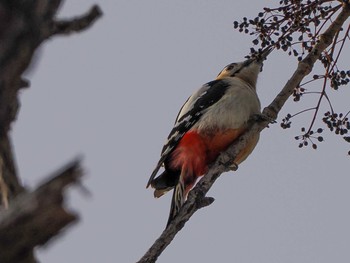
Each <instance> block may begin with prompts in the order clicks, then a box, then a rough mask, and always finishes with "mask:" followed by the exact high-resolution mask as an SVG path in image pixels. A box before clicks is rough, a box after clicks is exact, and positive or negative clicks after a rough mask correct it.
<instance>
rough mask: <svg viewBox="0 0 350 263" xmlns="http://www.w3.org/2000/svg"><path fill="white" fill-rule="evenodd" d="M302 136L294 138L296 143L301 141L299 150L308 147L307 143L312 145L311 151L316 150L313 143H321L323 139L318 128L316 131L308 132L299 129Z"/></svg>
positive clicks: (315, 145)
mask: <svg viewBox="0 0 350 263" xmlns="http://www.w3.org/2000/svg"><path fill="white" fill-rule="evenodd" d="M301 132H302V133H303V134H302V135H298V136H295V139H296V140H298V141H301V142H300V143H299V148H302V147H304V146H308V145H309V143H310V144H311V145H312V148H313V149H315V150H316V149H317V144H316V143H315V141H316V140H317V141H318V142H323V137H322V136H321V135H319V134H321V133H322V132H323V130H322V129H321V128H318V129H317V130H316V131H312V130H308V131H306V129H305V128H304V127H303V128H301Z"/></svg>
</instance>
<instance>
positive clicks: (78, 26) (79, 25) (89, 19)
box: [47, 5, 102, 37]
mask: <svg viewBox="0 0 350 263" xmlns="http://www.w3.org/2000/svg"><path fill="white" fill-rule="evenodd" d="M101 16H102V11H101V9H100V8H99V7H98V6H97V5H94V6H93V7H91V9H90V10H89V11H88V12H87V13H86V14H84V15H82V16H80V17H78V18H74V19H70V20H61V21H53V24H52V29H51V31H50V32H48V35H47V37H51V36H53V35H69V34H71V33H76V32H80V31H83V30H85V29H87V28H89V27H90V26H92V25H93V23H94V22H95V21H96V20H97V19H98V18H99V17H101Z"/></svg>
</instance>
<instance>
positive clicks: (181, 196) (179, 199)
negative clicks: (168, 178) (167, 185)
mask: <svg viewBox="0 0 350 263" xmlns="http://www.w3.org/2000/svg"><path fill="white" fill-rule="evenodd" d="M185 200H186V191H185V183H184V180H183V176H182V175H180V178H179V181H178V183H177V184H176V186H175V188H174V191H173V197H172V199H171V207H170V214H169V218H168V222H167V224H166V227H168V225H169V224H170V222H171V221H172V220H173V219H174V218H175V216H176V215H177V214H178V212H179V210H180V208H181V207H182V205H183V204H184V203H185Z"/></svg>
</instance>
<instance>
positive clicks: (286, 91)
mask: <svg viewBox="0 0 350 263" xmlns="http://www.w3.org/2000/svg"><path fill="white" fill-rule="evenodd" d="M349 16H350V4H349V3H346V4H345V3H344V5H343V8H342V11H341V12H340V13H339V15H338V16H337V18H336V19H335V20H334V21H333V23H332V24H331V25H330V26H329V27H328V29H327V30H326V31H325V32H324V33H323V34H322V35H321V36H320V39H319V42H318V43H317V44H316V45H315V47H314V48H313V50H312V51H311V52H310V53H309V54H308V55H307V56H306V57H305V59H303V60H302V61H300V63H299V64H298V67H297V69H296V70H295V72H294V73H293V75H292V77H291V78H290V79H289V80H288V82H287V83H286V84H285V86H284V87H283V88H282V90H281V91H280V93H279V94H278V95H277V96H276V98H275V99H274V100H273V101H272V103H271V104H270V105H269V106H267V107H266V108H265V109H264V110H263V115H262V116H263V118H261V120H260V121H258V122H253V123H252V125H251V126H250V129H249V130H248V131H247V132H246V133H244V134H243V135H242V136H241V137H240V138H239V140H237V141H236V142H235V143H234V144H233V145H231V146H230V147H229V149H228V150H227V151H226V152H224V153H222V154H221V155H220V156H219V157H218V159H217V160H216V162H215V164H214V165H212V167H211V168H210V169H209V171H208V173H207V174H206V175H204V176H203V177H202V179H201V180H200V181H199V182H198V184H197V185H196V186H195V187H194V189H192V190H191V192H190V194H189V196H188V199H187V201H186V202H185V204H184V205H183V207H182V208H181V209H180V211H179V214H178V215H177V216H176V217H175V218H174V220H173V221H172V222H171V223H170V224H169V226H168V227H167V228H166V229H165V230H164V231H163V232H162V234H161V235H160V237H159V238H158V239H157V240H156V241H155V242H154V243H153V245H152V246H151V247H150V248H149V250H148V251H147V252H146V254H145V255H144V256H143V257H142V258H141V259H140V260H139V261H138V263H151V262H155V261H156V260H157V258H158V257H159V256H160V254H161V253H162V252H163V251H164V249H165V248H166V247H167V246H168V245H169V244H170V243H171V241H172V240H173V239H174V237H175V235H176V234H177V233H178V232H179V231H180V230H181V229H182V228H183V227H184V225H185V223H186V222H187V221H188V220H189V219H190V218H191V216H192V215H193V214H194V213H195V212H196V211H197V210H198V209H200V208H202V207H203V206H207V205H209V204H211V203H212V202H213V201H214V199H213V198H211V197H206V196H205V195H206V193H207V192H208V191H209V189H210V188H211V186H212V185H213V184H214V182H215V181H216V179H217V178H218V177H219V176H220V175H221V174H222V173H223V172H226V171H228V170H229V169H228V167H229V165H230V164H231V163H232V162H233V160H234V159H235V156H237V154H238V153H239V152H240V151H241V149H243V148H244V147H245V145H246V144H247V142H248V141H249V140H250V138H252V137H253V136H254V135H255V134H256V133H260V132H261V131H262V130H263V129H265V128H266V127H267V126H268V124H269V122H270V121H271V120H275V119H276V118H277V115H278V113H279V111H280V110H281V108H282V107H283V105H284V104H285V102H286V101H287V100H288V98H289V97H290V96H291V94H292V93H293V90H294V88H295V87H297V85H298V84H299V83H300V82H301V81H302V80H303V78H304V77H305V76H307V75H308V74H309V73H310V72H311V70H312V68H313V65H314V64H315V62H316V61H317V59H318V58H319V55H320V54H321V52H322V51H323V50H325V49H326V48H327V47H328V46H329V45H330V44H331V43H332V40H333V38H334V36H335V35H336V33H337V32H338V31H339V30H340V29H341V27H342V25H343V24H344V22H345V21H346V20H347V19H348V17H349Z"/></svg>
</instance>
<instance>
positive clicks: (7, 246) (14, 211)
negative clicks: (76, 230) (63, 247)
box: [0, 160, 82, 263]
mask: <svg viewBox="0 0 350 263" xmlns="http://www.w3.org/2000/svg"><path fill="white" fill-rule="evenodd" d="M81 176H82V171H81V167H80V161H79V160H77V161H73V162H71V163H70V164H68V165H66V166H65V167H63V168H62V169H61V170H60V171H58V172H57V173H56V174H54V175H53V176H50V178H49V180H48V181H47V182H45V183H42V184H41V185H40V186H39V187H38V188H37V189H36V190H35V191H33V192H29V193H23V194H21V195H19V196H18V197H17V198H15V199H14V200H13V201H12V204H11V206H10V207H9V209H8V210H5V211H2V213H1V215H0V237H1V238H0V251H1V253H0V262H1V263H12V262H35V261H34V259H33V258H32V256H33V255H32V250H33V248H34V247H35V246H37V245H43V244H45V243H46V242H47V241H48V240H50V239H51V237H53V236H55V235H56V234H57V233H59V232H60V231H61V229H62V228H64V227H65V226H67V225H68V224H70V223H72V222H74V221H76V220H77V219H78V217H77V215H76V214H75V213H73V212H70V211H67V210H66V209H65V208H64V195H63V193H64V190H65V188H66V186H68V185H74V184H77V183H79V182H80V178H81ZM29 258H31V260H30V261H27V260H28V259H29Z"/></svg>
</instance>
